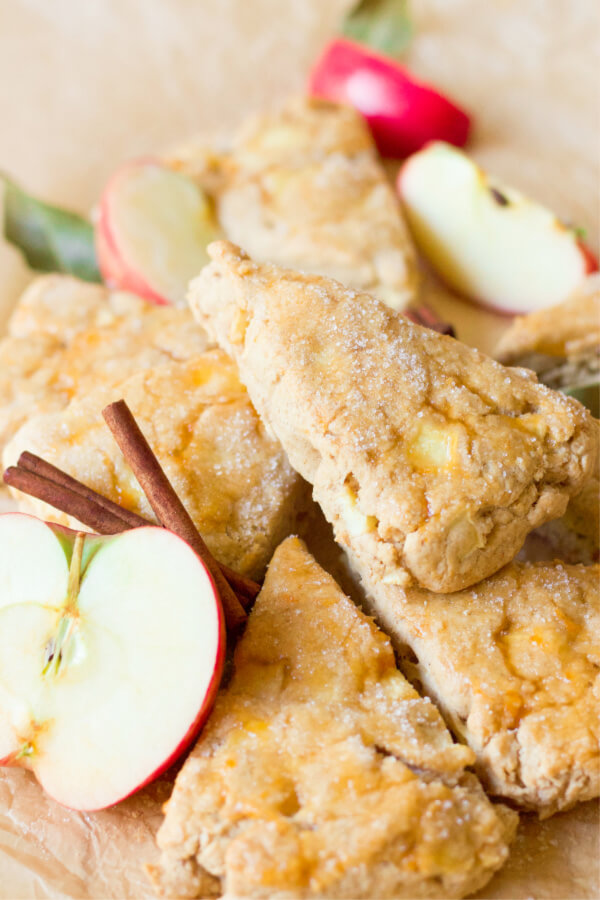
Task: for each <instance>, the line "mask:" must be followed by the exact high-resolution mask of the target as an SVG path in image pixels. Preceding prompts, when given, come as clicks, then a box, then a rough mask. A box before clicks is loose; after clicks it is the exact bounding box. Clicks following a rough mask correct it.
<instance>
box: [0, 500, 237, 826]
mask: <svg viewBox="0 0 600 900" xmlns="http://www.w3.org/2000/svg"><path fill="white" fill-rule="evenodd" d="M0 515H11V516H14V515H21V516H26V517H27V518H36V517H35V516H31V515H30V514H29V513H1V514H0ZM45 524H46V525H48V527H49V528H51V529H52V531H54V532H57V533H59V534H61V535H64V537H67V538H71V539H74V538H75V535H76V534H78V533H79V532H78V531H75V530H74V529H72V528H67V526H66V525H59V524H57V523H56V522H46V523H45ZM148 527H150V528H152V527H156V526H148ZM84 533H85V534H86V535H87V534H89V536H90V537H93V538H97V539H98V540H99V541H102V540H105V539H106V538H103V537H102V536H100V535H96V534H93V533H92V532H84ZM108 537H109V538H110V539H114V538H115V537H116V535H110V536H108ZM173 537H176V538H177V540H182V538H180V537H179V536H178V535H176V534H173ZM190 549H191V548H190ZM198 558H199V559H200V557H198ZM200 562H201V564H202V566H203V568H204V571H205V573H206V575H207V577H208V579H209V582H210V585H211V587H212V589H213V593H214V595H215V598H216V601H217V602H216V607H217V616H218V645H217V654H216V665H215V668H214V671H213V675H212V678H211V680H210V684H209V686H208V688H207V691H206V695H205V698H204V702H203V703H202V706H201V707H200V709H199V710H198V715H197V716H196V718H195V719H194V721H193V722H192V723H191V724H190V726H189V728H188V730H187V731H186V733H185V734H184V735H183V737H182V738H181V740H180V741H179V743H178V744H177V746H176V747H175V748H174V750H173V752H172V753H171V754H170V755H169V756H168V757H167V758H166V759H165V760H164V761H163V762H162V763H161V764H160V765H159V766H158V768H156V769H155V770H154V771H153V772H151V773H150V774H149V775H148V777H147V778H145V779H144V781H142V782H141V783H140V784H138V785H136V786H135V787H132V789H131V790H130V791H128V792H127V793H126V794H123V796H122V797H116V798H115V799H114V800H113V801H112V802H111V803H110V804H107V805H110V806H112V805H114V804H116V803H120V802H121V800H125V799H127V797H131V796H132V794H135V793H137V791H140V790H141V789H142V788H144V787H146V785H148V784H150V783H151V782H152V781H154V780H155V779H156V778H158V777H159V776H160V775H162V774H163V772H166V770H167V769H168V768H169V767H170V766H171V765H172V764H173V763H174V762H175V761H176V760H177V759H178V758H179V757H180V756H181V755H182V754H183V753H184V752H185V751H186V750H187V749H188V747H189V746H190V744H191V743H192V742H193V741H194V740H195V738H196V737H197V736H198V734H199V733H200V731H201V730H202V727H203V725H204V724H205V723H206V720H207V719H208V717H209V716H210V713H211V712H212V708H213V706H214V703H215V700H216V697H217V694H218V691H219V685H220V684H221V679H222V677H223V667H224V665H225V651H226V644H227V632H226V629H225V616H224V614H223V607H222V605H221V602H220V599H219V592H218V590H217V586H216V584H215V582H214V579H213V577H212V575H211V574H210V572H209V570H208V569H207V568H206V566H205V564H204V561H203V560H202V559H200ZM0 766H6V767H10V766H20V767H21V768H25V769H30V770H31V771H33V772H34V774H35V768H34V766H32V765H31V764H30V762H29V761H28V760H27V759H26V758H24V759H19V760H17V761H15V760H14V759H12V758H11V757H10V756H8V757H5V758H4V759H0ZM42 787H44V786H43V785H42ZM44 790H45V791H46V788H45V787H44ZM46 793H48V796H49V797H52V794H50V793H49V792H48V791H46ZM52 799H53V800H55V801H56V802H57V803H60V800H58V799H57V798H56V797H52ZM61 805H64V804H61ZM67 808H70V809H75V810H77V809H78V807H75V806H73V807H67ZM106 808H107V806H98V807H95V808H94V809H92V808H90V807H87V806H86V807H85V810H84V811H86V812H96V811H97V810H99V809H106Z"/></svg>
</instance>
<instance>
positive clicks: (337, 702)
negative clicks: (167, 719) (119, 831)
mask: <svg viewBox="0 0 600 900" xmlns="http://www.w3.org/2000/svg"><path fill="white" fill-rule="evenodd" d="M471 759H472V756H471V751H470V750H468V749H467V748H466V747H462V746H460V745H458V744H453V743H452V742H451V739H450V736H449V734H448V732H447V730H446V728H445V727H444V724H443V721H442V719H441V717H440V715H439V713H438V712H437V711H436V710H435V707H434V706H433V705H432V704H431V703H430V702H428V701H426V700H423V699H421V698H420V697H418V695H417V694H416V692H415V691H414V690H413V689H412V688H411V687H410V686H409V685H408V683H407V682H406V681H405V680H404V678H403V677H402V676H401V675H400V674H399V673H398V672H397V670H396V668H395V662H394V655H393V652H392V649H391V645H390V643H389V640H388V639H387V638H386V637H385V636H384V635H383V634H382V633H381V632H379V631H378V630H377V628H376V627H375V626H374V625H373V623H372V622H371V620H369V619H368V618H367V617H366V616H364V615H363V614H362V613H360V612H359V611H358V610H357V609H356V607H354V605H353V604H352V603H351V601H350V600H349V599H348V598H347V597H345V596H344V595H343V594H342V592H341V591H340V589H339V588H338V587H337V585H336V584H335V582H334V581H333V579H332V578H331V577H330V576H329V575H327V573H325V572H324V571H323V570H322V569H321V568H320V567H319V566H318V565H317V563H316V562H315V561H314V560H313V559H312V557H311V556H310V555H309V554H308V552H307V551H306V548H305V547H304V545H303V544H302V543H301V541H299V540H298V539H297V538H290V539H288V540H287V541H286V542H285V543H284V544H282V545H281V547H279V548H278V550H277V552H276V554H275V556H274V558H273V560H272V562H271V564H270V567H269V570H268V573H267V578H266V581H265V585H264V587H263V590H262V592H261V594H260V596H259V598H258V599H257V602H256V606H255V607H254V609H253V611H252V613H251V614H250V619H249V622H248V626H247V629H246V632H245V634H244V636H243V637H242V639H241V641H240V643H239V644H238V647H237V649H236V653H235V668H234V674H233V677H232V680H231V682H230V684H229V685H228V686H227V687H226V688H225V689H224V690H222V691H221V694H220V696H219V698H218V700H217V704H216V707H215V709H214V711H213V714H212V716H211V718H210V720H209V722H208V725H207V727H206V728H205V731H204V733H203V735H202V737H201V738H200V740H199V742H198V744H197V745H196V747H195V749H194V750H193V752H192V754H191V756H190V757H189V758H188V760H187V762H186V764H185V765H184V767H183V769H182V771H181V773H180V774H179V776H178V778H177V781H176V785H175V789H174V792H173V795H172V797H171V799H170V801H169V802H168V804H167V807H166V819H165V822H164V823H163V825H162V827H161V829H160V832H159V835H158V843H159V846H160V847H161V849H162V850H163V854H162V859H161V863H160V865H159V866H158V867H156V868H155V869H154V871H153V877H154V879H155V882H157V884H158V886H159V889H160V890H161V893H163V894H166V895H168V896H174V895H177V896H183V897H197V896H207V891H212V890H213V889H214V887H215V879H219V882H220V892H219V893H220V894H221V895H223V896H227V897H239V896H244V897H286V898H295V897H297V898H300V897H303V898H308V897H354V898H361V897H364V898H372V897H378V898H384V897H390V898H391V897H394V898H395V897H460V896H464V894H466V893H470V892H472V891H474V890H476V889H477V887H479V886H481V885H483V884H484V883H485V882H486V881H487V880H488V879H489V878H490V876H491V875H492V873H493V871H494V870H496V869H497V868H499V866H500V865H501V864H502V862H503V861H504V859H505V858H506V856H507V842H508V841H509V840H510V838H511V837H512V835H513V833H514V827H515V819H516V817H515V816H514V814H511V813H509V812H508V811H507V810H504V809H502V808H495V807H493V806H492V805H491V804H490V803H489V801H488V800H487V798H486V797H485V795H484V794H483V792H482V791H481V788H480V786H479V784H478V782H477V780H476V779H475V778H474V777H473V776H472V775H470V774H468V773H466V772H465V771H464V767H465V765H468V764H469V763H470V762H471ZM207 879H208V883H207Z"/></svg>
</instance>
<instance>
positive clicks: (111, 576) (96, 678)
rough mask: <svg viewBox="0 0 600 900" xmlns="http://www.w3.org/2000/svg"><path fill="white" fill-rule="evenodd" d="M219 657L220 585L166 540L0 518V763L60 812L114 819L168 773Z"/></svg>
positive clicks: (206, 696)
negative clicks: (33, 780) (31, 781)
mask: <svg viewBox="0 0 600 900" xmlns="http://www.w3.org/2000/svg"><path fill="white" fill-rule="evenodd" d="M224 650H225V632H224V625H223V616H222V612H221V607H220V603H219V600H218V597H217V593H216V589H215V587H214V584H213V582H212V579H211V577H210V575H209V573H208V572H207V570H206V568H205V566H204V564H203V562H202V560H201V559H200V558H199V557H198V556H197V555H196V554H195V553H194V552H193V550H192V549H191V548H190V547H189V546H188V545H187V544H186V543H185V542H184V541H182V540H181V539H180V538H178V537H177V536H176V535H174V534H172V533H171V532H169V531H166V530H165V529H162V528H153V527H148V528H139V529H135V530H132V531H128V532H125V533H123V534H119V535H115V536H111V537H98V536H96V535H82V534H79V536H77V535H76V534H75V532H69V531H68V530H67V529H61V528H59V527H58V526H54V525H50V524H48V523H45V522H42V521H40V520H38V519H35V518H33V517H31V516H26V515H22V514H20V513H8V514H5V515H2V516H0V763H1V764H3V765H23V766H25V767H27V768H29V769H31V770H32V771H33V772H34V773H35V775H36V777H37V779H38V781H39V782H40V784H41V785H42V786H43V788H44V789H45V790H46V791H47V792H48V793H49V794H50V795H51V796H52V797H54V798H55V799H56V800H58V801H59V802H60V803H62V804H64V805H65V806H69V807H71V808H73V809H85V810H92V809H101V808H103V807H106V806H110V805H112V804H114V803H116V802H117V801H119V800H121V799H123V798H124V797H127V796H128V795H129V794H131V793H133V791H135V790H137V789H138V788H140V787H143V786H144V785H145V784H147V783H148V782H149V781H151V780H152V779H153V778H155V777H156V776H157V775H159V774H160V773H161V772H163V771H164V770H165V769H166V768H167V767H168V766H169V765H170V764H171V763H172V762H173V761H174V760H175V759H176V758H177V756H178V755H179V754H180V753H181V752H182V751H183V750H184V749H185V748H186V747H187V746H188V745H189V743H190V742H191V741H192V740H193V738H194V737H195V736H196V734H197V733H198V731H199V729H200V727H201V726H202V724H203V722H204V721H205V720H206V717H207V716H208V713H209V712H210V708H211V705H212V702H213V700H214V697H215V695H216V692H217V689H218V685H219V681H220V677H221V672H222V665H223V658H224Z"/></svg>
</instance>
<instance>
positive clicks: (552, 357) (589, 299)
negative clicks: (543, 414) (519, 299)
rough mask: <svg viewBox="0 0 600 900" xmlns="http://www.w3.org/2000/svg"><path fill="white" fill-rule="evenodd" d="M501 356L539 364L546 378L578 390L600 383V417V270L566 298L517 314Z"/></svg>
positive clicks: (598, 411) (502, 343) (532, 366)
mask: <svg viewBox="0 0 600 900" xmlns="http://www.w3.org/2000/svg"><path fill="white" fill-rule="evenodd" d="M496 357H497V358H498V359H499V360H500V361H501V362H503V363H504V364H505V365H510V366H526V367H527V368H528V369H533V371H534V372H536V374H537V376H538V378H539V380H540V381H542V382H543V383H544V384H547V385H549V387H553V388H557V389H559V390H562V389H567V390H570V391H572V392H576V391H577V390H581V388H582V387H583V386H584V385H588V384H591V383H592V382H595V384H596V400H595V403H596V408H595V409H592V412H593V413H594V415H595V416H596V417H598V416H600V409H599V408H598V396H597V395H598V391H599V389H598V378H599V377H600V275H599V274H594V275H589V276H588V277H587V278H586V280H585V281H584V282H583V284H582V285H581V287H580V288H579V289H578V290H577V291H576V292H575V293H574V294H573V295H572V296H571V297H570V298H569V299H568V300H567V301H566V302H565V303H560V304H559V305H558V306H552V307H549V308H548V309H541V310H538V311H537V312H534V313H531V314H530V315H528V316H519V317H518V318H516V319H515V321H514V322H513V324H512V326H511V327H510V328H509V329H508V331H506V332H505V333H504V335H503V336H502V339H501V340H500V343H499V344H498V347H497V348H496ZM574 396H577V393H574ZM579 399H581V397H579ZM590 408H591V407H590Z"/></svg>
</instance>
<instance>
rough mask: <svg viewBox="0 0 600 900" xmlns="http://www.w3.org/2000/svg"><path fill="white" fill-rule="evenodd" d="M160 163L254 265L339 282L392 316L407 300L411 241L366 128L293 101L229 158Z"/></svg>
mask: <svg viewBox="0 0 600 900" xmlns="http://www.w3.org/2000/svg"><path fill="white" fill-rule="evenodd" d="M167 162H168V163H169V164H171V165H173V166H174V167H176V168H178V169H180V170H183V171H186V172H188V173H190V174H192V175H193V176H194V177H196V178H198V179H199V180H200V182H201V183H202V186H203V187H205V188H207V189H208V190H209V191H211V192H213V194H214V199H215V206H216V210H217V213H218V218H219V222H220V224H221V227H222V229H223V231H224V232H225V235H226V236H227V237H228V238H229V239H231V240H232V241H234V242H235V243H236V244H239V245H240V246H242V247H244V248H245V249H246V250H247V251H248V252H249V253H250V254H251V255H252V256H253V257H254V258H255V259H257V260H265V261H268V262H273V263H278V264H280V265H284V266H289V267H291V268H297V269H301V270H303V271H307V272H316V273H319V274H321V275H329V276H331V277H333V278H339V280H340V281H343V283H344V284H347V285H349V286H350V287H354V288H358V289H360V290H369V291H371V292H372V293H374V294H376V295H377V296H379V297H381V298H382V299H383V300H385V301H386V302H387V303H389V304H390V305H391V306H393V307H395V308H399V309H400V308H403V307H404V306H406V304H407V303H408V301H409V300H411V299H414V296H415V294H416V291H417V286H418V285H417V282H418V270H417V261H416V254H415V251H414V248H413V244H412V240H411V237H410V234H409V232H408V229H407V226H406V224H405V222H404V218H403V215H402V212H401V208H400V204H399V201H398V198H397V197H396V194H395V192H394V190H393V187H392V185H391V184H390V182H389V181H388V179H387V177H386V174H385V172H384V170H383V168H382V166H381V163H380V161H379V158H378V155H377V151H376V149H375V145H374V143H373V139H372V137H371V134H370V132H369V129H368V127H367V125H366V123H365V121H364V119H363V118H362V117H361V116H360V115H359V113H357V112H356V110H354V109H352V108H351V107H349V106H339V105H337V104H334V103H330V102H328V101H325V100H318V99H314V98H313V99H311V98H300V97H299V98H295V99H293V100H292V101H290V102H288V104H287V105H286V106H285V107H284V108H283V109H282V110H280V111H279V112H274V113H271V114H267V115H261V116H257V117H255V118H253V119H252V120H250V121H249V122H247V123H246V124H245V125H244V126H243V127H242V129H241V130H240V132H239V133H238V134H237V135H236V136H235V138H234V140H233V142H232V146H231V148H230V151H229V152H228V153H224V154H222V155H218V154H214V155H213V154H210V153H207V152H206V150H204V149H202V148H200V149H199V150H197V151H196V152H186V151H185V149H183V151H182V152H181V153H179V154H173V155H171V157H170V158H167Z"/></svg>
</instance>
